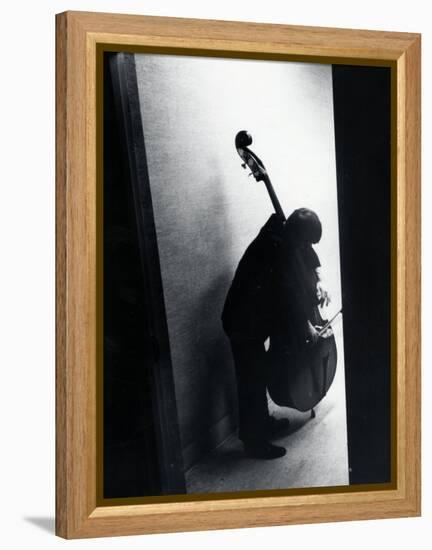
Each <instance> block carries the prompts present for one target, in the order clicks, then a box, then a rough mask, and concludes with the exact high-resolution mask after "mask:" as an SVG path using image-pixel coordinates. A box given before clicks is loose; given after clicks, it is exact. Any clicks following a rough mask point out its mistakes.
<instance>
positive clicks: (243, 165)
mask: <svg viewBox="0 0 432 550" xmlns="http://www.w3.org/2000/svg"><path fill="white" fill-rule="evenodd" d="M241 166H242V168H244V169H245V170H246V163H245V162H244V163H243V164H242V165H241Z"/></svg>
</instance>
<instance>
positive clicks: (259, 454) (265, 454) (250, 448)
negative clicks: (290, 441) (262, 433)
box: [244, 441, 286, 460]
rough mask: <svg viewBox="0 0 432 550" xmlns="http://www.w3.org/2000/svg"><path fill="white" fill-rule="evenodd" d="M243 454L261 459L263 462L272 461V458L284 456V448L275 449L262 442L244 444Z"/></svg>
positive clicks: (274, 446)
mask: <svg viewBox="0 0 432 550" xmlns="http://www.w3.org/2000/svg"><path fill="white" fill-rule="evenodd" d="M244 448H245V453H246V455H247V456H250V457H252V458H262V459H264V460H272V459H273V458H281V457H282V456H284V455H285V454H286V449H285V448H284V447H277V446H276V445H272V444H271V443H267V441H264V442H262V443H245V444H244Z"/></svg>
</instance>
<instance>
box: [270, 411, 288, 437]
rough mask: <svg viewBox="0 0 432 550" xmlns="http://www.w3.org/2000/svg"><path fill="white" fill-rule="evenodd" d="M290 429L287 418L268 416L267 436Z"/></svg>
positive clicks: (279, 433) (273, 435)
mask: <svg viewBox="0 0 432 550" xmlns="http://www.w3.org/2000/svg"><path fill="white" fill-rule="evenodd" d="M289 429H290V421H289V420H288V418H275V417H274V416H270V417H269V420H268V424H267V434H268V436H269V437H275V436H276V435H281V434H283V433H286V432H288V430H289Z"/></svg>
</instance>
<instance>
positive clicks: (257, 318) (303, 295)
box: [222, 214, 320, 342]
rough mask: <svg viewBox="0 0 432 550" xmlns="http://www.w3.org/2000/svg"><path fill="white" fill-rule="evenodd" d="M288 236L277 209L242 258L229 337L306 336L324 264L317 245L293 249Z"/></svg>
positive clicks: (225, 320)
mask: <svg viewBox="0 0 432 550" xmlns="http://www.w3.org/2000/svg"><path fill="white" fill-rule="evenodd" d="M282 235H283V225H282V223H281V222H280V220H279V219H278V218H277V217H276V215H275V214H273V215H272V216H270V218H269V219H268V221H267V222H266V224H265V225H264V226H263V228H262V229H261V231H260V232H259V234H258V236H257V237H256V238H255V239H254V240H253V241H252V242H251V244H250V245H249V246H248V248H247V249H246V251H245V253H244V255H243V257H242V258H241V260H240V263H239V265H238V267H237V270H236V273H235V275H234V279H233V281H232V284H231V287H230V289H229V291H228V295H227V298H226V301H225V306H224V309H223V313H222V324H223V328H224V330H225V332H226V334H227V335H228V336H229V338H231V339H258V340H262V341H264V340H265V339H266V338H267V337H268V336H271V335H274V336H275V337H276V339H280V338H283V339H284V341H286V342H294V341H295V340H300V339H301V340H304V337H305V330H306V323H307V320H308V318H309V315H310V309H311V307H312V305H313V302H314V300H316V295H315V284H316V280H315V279H314V277H313V274H314V270H315V269H316V267H317V266H319V265H320V263H319V260H318V257H317V255H316V253H315V251H314V250H313V248H312V246H310V245H308V246H305V247H302V248H301V249H300V248H296V249H293V248H292V247H290V246H289V245H288V244H287V243H286V242H283V238H282Z"/></svg>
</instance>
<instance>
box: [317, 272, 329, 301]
mask: <svg viewBox="0 0 432 550" xmlns="http://www.w3.org/2000/svg"><path fill="white" fill-rule="evenodd" d="M315 272H316V275H317V279H318V281H317V285H316V295H317V299H318V302H319V305H320V306H321V307H323V306H328V305H329V303H330V302H331V296H330V293H329V291H328V290H327V285H326V284H325V281H323V279H322V274H321V268H320V267H317V269H316V270H315Z"/></svg>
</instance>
